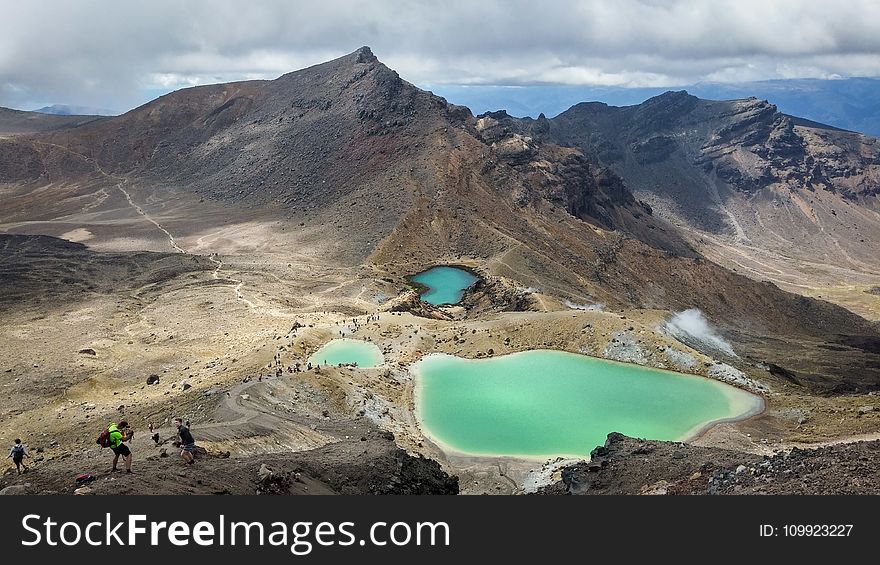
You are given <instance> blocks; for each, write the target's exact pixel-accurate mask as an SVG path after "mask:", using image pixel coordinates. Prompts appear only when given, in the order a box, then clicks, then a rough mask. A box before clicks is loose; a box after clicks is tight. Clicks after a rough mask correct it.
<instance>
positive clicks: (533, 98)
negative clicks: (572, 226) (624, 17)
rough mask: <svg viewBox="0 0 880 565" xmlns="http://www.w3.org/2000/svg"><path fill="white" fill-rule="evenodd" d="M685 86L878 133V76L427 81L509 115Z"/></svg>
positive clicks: (631, 99) (472, 104) (640, 97)
mask: <svg viewBox="0 0 880 565" xmlns="http://www.w3.org/2000/svg"><path fill="white" fill-rule="evenodd" d="M678 89H685V90H687V91H688V92H689V93H690V94H693V95H694V96H698V97H700V98H704V99H708V100H735V99H741V98H748V97H750V96H755V97H757V98H759V99H763V100H768V101H770V102H771V103H772V104H775V105H776V106H777V107H778V108H779V110H780V111H782V112H784V113H786V114H791V115H794V116H800V117H803V118H807V119H810V120H813V121H816V122H821V123H824V124H828V125H832V126H835V127H839V128H843V129H847V130H851V131H858V132H861V133H866V134H869V135H873V136H880V105H878V104H877V100H880V79H874V78H848V79H840V80H820V79H796V80H768V81H758V82H746V83H739V84H719V83H703V84H694V85H683V86H681V87H676V88H669V87H666V88H616V87H589V86H559V85H543V86H484V85H478V86H457V85H454V86H453V85H434V86H429V90H432V91H433V92H434V93H435V94H438V95H440V96H443V97H445V98H447V99H448V100H449V101H450V102H454V103H455V104H461V105H464V106H467V107H468V108H470V109H471V110H473V112H474V113H475V114H480V113H483V112H491V111H494V110H502V109H503V110H507V113H508V114H510V115H512V116H517V117H525V116H530V117H533V118H537V117H538V115H539V114H541V113H543V114H545V115H546V116H548V117H553V116H556V115H558V114H561V113H562V112H564V111H565V110H567V109H569V108H570V107H571V106H574V105H575V104H577V103H579V102H583V101H584V100H595V101H598V102H604V103H606V104H610V105H612V106H630V105H634V104H640V103H641V102H644V101H645V100H647V99H648V98H651V97H653V96H657V95H659V94H662V93H663V92H666V91H668V90H678Z"/></svg>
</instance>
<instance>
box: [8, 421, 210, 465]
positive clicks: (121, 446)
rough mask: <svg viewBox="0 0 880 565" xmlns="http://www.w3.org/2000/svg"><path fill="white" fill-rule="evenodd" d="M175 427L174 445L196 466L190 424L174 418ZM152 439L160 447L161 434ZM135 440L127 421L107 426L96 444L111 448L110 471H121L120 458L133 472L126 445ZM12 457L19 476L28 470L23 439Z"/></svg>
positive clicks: (15, 443) (187, 461)
mask: <svg viewBox="0 0 880 565" xmlns="http://www.w3.org/2000/svg"><path fill="white" fill-rule="evenodd" d="M174 426H175V427H176V428H177V441H175V442H174V444H173V445H176V446H178V447H179V448H180V456H181V457H182V458H183V461H184V464H185V465H195V463H196V460H195V457H194V455H193V453H194V452H195V450H196V440H195V438H193V435H192V432H190V431H189V422H185V423H184V421H183V418H174ZM150 432H153V425H152V424H150ZM151 437H152V439H153V441H154V442H156V445H159V443H160V438H159V434H158V433H153V435H152V436H151ZM133 438H134V430H132V429H131V426H129V424H128V422H126V421H125V420H122V421H120V422H119V423H115V422H112V423H110V425H109V426H107V429H106V430H104V431H103V432H101V435H99V436H98V440H97V442H96V443H98V445H100V446H101V447H102V448H103V447H108V448H110V450H111V451H112V452H113V466H112V467H111V469H110V471H111V472H114V471H118V470H119V468H118V467H117V464H118V463H119V459H120V458H122V462H123V464H124V465H125V472H126V473H131V472H132V471H131V462H132V458H133V456H132V453H131V448H129V446H128V445H126V443H129V442H131V440H132V439H133ZM10 457H11V458H12V462H13V463H15V469H16V471H18V474H19V475H20V474H22V473H23V472H26V471H27V470H28V467H27V465H25V464H24V458H25V457H30V456H29V455H28V452H27V449H26V448H25V446H24V444H23V443H22V441H21V439H19V438H16V440H15V442H14V443H13V445H12V449H10V450H9V455H7V459H8V458H10Z"/></svg>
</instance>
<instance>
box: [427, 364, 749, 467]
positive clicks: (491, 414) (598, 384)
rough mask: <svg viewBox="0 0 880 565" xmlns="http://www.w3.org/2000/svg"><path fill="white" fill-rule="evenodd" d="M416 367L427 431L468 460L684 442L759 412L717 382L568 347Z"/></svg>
mask: <svg viewBox="0 0 880 565" xmlns="http://www.w3.org/2000/svg"><path fill="white" fill-rule="evenodd" d="M411 370H412V372H413V374H414V376H415V379H416V381H415V382H416V388H415V401H416V414H417V417H418V419H419V422H420V425H421V426H422V430H423V432H424V433H425V435H426V436H427V437H429V438H430V439H431V440H432V441H434V442H435V443H437V444H438V445H439V446H441V447H442V448H444V449H445V450H447V451H452V452H458V453H464V454H472V455H491V456H504V455H507V456H519V457H542V458H543V457H555V456H574V457H587V456H589V453H590V451H591V450H592V449H593V448H595V447H596V446H599V445H603V444H604V443H605V437H606V436H607V435H608V433H610V432H620V433H623V434H626V435H629V436H633V437H639V438H646V439H656V440H683V439H687V438H688V437H691V436H693V435H696V434H697V433H699V432H700V431H701V430H703V429H705V428H706V427H707V426H709V425H711V424H712V423H715V422H718V421H721V420H730V419H737V418H743V417H746V416H748V415H751V414H754V413H757V412H759V411H760V410H761V409H762V407H763V399H761V398H760V397H758V396H755V395H753V394H750V393H748V392H745V391H743V390H740V389H738V388H735V387H732V386H729V385H726V384H724V383H721V382H718V381H715V380H711V379H707V378H703V377H698V376H693V375H684V374H680V373H674V372H671V371H663V370H659V369H651V368H647V367H642V366H639V365H632V364H628V363H617V362H613V361H606V360H603V359H597V358H594V357H588V356H585V355H578V354H574V353H566V352H563V351H551V350H535V351H525V352H521V353H514V354H511V355H504V356H500V357H494V358H491V359H475V360H471V359H462V358H459V357H454V356H451V355H446V354H432V355H428V356H426V357H423V358H422V359H421V360H420V361H418V362H417V363H415V364H414V365H413V366H412V369H411Z"/></svg>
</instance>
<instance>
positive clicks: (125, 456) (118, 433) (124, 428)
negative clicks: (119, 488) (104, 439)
mask: <svg viewBox="0 0 880 565" xmlns="http://www.w3.org/2000/svg"><path fill="white" fill-rule="evenodd" d="M107 431H108V432H110V449H112V450H113V454H114V455H113V468H112V469H110V470H111V471H118V470H119V469H117V468H116V463H117V462H118V461H119V456H120V455H121V456H122V462H123V463H125V472H126V473H131V459H132V455H131V449H129V448H128V446H127V445H125V443H124V442H126V441H129V440H130V439H131V438H132V437H134V432H132V431H131V428H129V427H128V422H126V421H125V420H123V421H121V422H119V424H113V423H111V424H110V425H109V426H107Z"/></svg>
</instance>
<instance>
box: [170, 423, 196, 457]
mask: <svg viewBox="0 0 880 565" xmlns="http://www.w3.org/2000/svg"><path fill="white" fill-rule="evenodd" d="M174 425H175V426H177V436H178V437H179V438H180V456H181V457H183V460H184V461H185V462H186V464H187V465H195V464H196V460H195V457H194V456H193V451H195V449H196V440H195V439H194V438H193V436H192V433H190V431H189V427H187V426H184V425H183V418H174Z"/></svg>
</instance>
